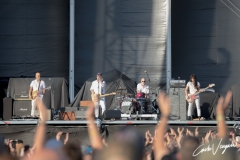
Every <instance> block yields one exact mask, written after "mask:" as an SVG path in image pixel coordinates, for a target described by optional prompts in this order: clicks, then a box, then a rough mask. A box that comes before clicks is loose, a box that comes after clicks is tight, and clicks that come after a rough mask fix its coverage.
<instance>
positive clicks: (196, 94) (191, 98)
mask: <svg viewBox="0 0 240 160" xmlns="http://www.w3.org/2000/svg"><path fill="white" fill-rule="evenodd" d="M213 86H215V84H209V85H208V87H206V88H204V89H200V90H199V91H197V92H195V93H193V94H188V96H187V97H186V100H187V101H188V102H189V103H192V102H193V101H194V100H195V99H197V96H198V94H199V93H201V92H205V90H206V89H208V88H212V87H213Z"/></svg>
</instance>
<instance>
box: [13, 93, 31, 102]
mask: <svg viewBox="0 0 240 160" xmlns="http://www.w3.org/2000/svg"><path fill="white" fill-rule="evenodd" d="M13 99H14V100H18V101H26V100H31V99H29V97H28V94H14V98H13Z"/></svg>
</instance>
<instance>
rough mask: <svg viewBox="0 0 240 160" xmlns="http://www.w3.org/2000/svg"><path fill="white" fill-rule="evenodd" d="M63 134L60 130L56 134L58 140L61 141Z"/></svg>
mask: <svg viewBox="0 0 240 160" xmlns="http://www.w3.org/2000/svg"><path fill="white" fill-rule="evenodd" d="M61 135H62V132H58V133H57V134H56V140H57V141H60V138H61Z"/></svg>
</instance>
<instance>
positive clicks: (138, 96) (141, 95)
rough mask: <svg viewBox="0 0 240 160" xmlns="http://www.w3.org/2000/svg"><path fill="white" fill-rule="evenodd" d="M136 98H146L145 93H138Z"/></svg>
mask: <svg viewBox="0 0 240 160" xmlns="http://www.w3.org/2000/svg"><path fill="white" fill-rule="evenodd" d="M135 98H136V99H138V98H145V93H137V94H136V95H135Z"/></svg>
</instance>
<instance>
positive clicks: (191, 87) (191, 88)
mask: <svg viewBox="0 0 240 160" xmlns="http://www.w3.org/2000/svg"><path fill="white" fill-rule="evenodd" d="M198 91H200V83H199V82H198V81H197V77H196V75H194V74H192V75H191V76H190V81H189V82H188V83H187V86H186V88H185V95H186V99H187V100H188V99H189V96H188V95H189V94H194V93H196V92H198ZM196 96H197V97H196V99H195V100H194V101H193V102H195V104H196V107H197V115H198V118H199V120H202V119H203V118H201V109H200V97H199V95H196ZM193 102H188V111H187V120H192V107H193Z"/></svg>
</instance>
